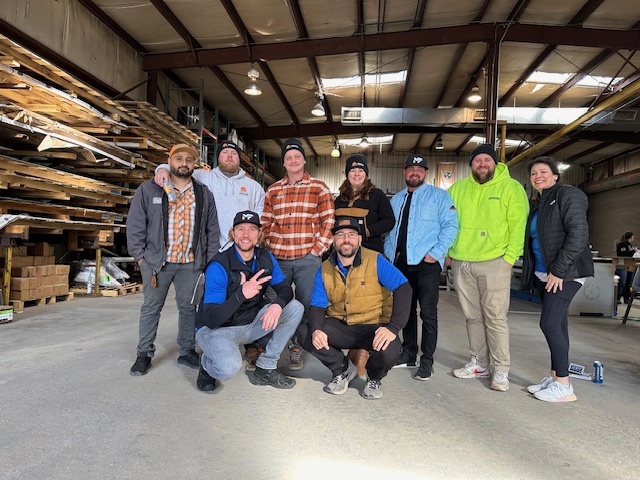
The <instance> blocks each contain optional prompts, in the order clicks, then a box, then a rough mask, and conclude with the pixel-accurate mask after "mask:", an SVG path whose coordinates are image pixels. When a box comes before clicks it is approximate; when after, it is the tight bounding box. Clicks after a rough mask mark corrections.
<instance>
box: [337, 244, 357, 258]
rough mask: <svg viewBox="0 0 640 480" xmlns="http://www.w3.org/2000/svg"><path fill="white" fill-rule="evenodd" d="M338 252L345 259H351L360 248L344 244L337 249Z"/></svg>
mask: <svg viewBox="0 0 640 480" xmlns="http://www.w3.org/2000/svg"><path fill="white" fill-rule="evenodd" d="M336 250H337V251H338V253H339V254H340V255H341V256H343V257H344V258H351V257H353V256H354V255H355V254H356V252H357V251H358V246H357V245H352V244H350V243H343V244H342V245H340V246H339V247H337V248H336Z"/></svg>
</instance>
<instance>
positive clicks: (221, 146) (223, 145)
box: [216, 140, 242, 158]
mask: <svg viewBox="0 0 640 480" xmlns="http://www.w3.org/2000/svg"><path fill="white" fill-rule="evenodd" d="M225 148H233V149H234V150H235V151H236V152H238V156H239V157H240V158H242V150H240V147H238V145H236V144H235V143H233V142H228V141H226V140H225V141H224V142H221V143H219V144H218V151H217V152H216V158H218V157H219V156H220V152H221V151H222V150H224V149H225Z"/></svg>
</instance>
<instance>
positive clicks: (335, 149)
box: [331, 142, 340, 158]
mask: <svg viewBox="0 0 640 480" xmlns="http://www.w3.org/2000/svg"><path fill="white" fill-rule="evenodd" d="M331 156H332V157H333V158H338V157H339V156H340V147H339V145H338V142H336V146H335V147H333V150H331Z"/></svg>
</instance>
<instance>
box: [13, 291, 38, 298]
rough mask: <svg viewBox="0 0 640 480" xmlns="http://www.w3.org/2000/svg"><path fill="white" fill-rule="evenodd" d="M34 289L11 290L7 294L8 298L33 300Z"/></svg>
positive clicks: (34, 295)
mask: <svg viewBox="0 0 640 480" xmlns="http://www.w3.org/2000/svg"><path fill="white" fill-rule="evenodd" d="M36 295H37V289H36V290H11V292H10V294H9V299H10V300H35V299H36V298H40V297H37V296H36Z"/></svg>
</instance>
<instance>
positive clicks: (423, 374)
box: [413, 365, 432, 381]
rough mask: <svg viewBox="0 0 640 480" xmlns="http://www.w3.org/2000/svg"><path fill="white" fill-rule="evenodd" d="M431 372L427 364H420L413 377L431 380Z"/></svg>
mask: <svg viewBox="0 0 640 480" xmlns="http://www.w3.org/2000/svg"><path fill="white" fill-rule="evenodd" d="M431 373H432V371H431V367H430V366H429V365H420V368H418V371H417V372H416V375H415V376H414V377H413V378H415V379H416V380H422V381H427V380H431Z"/></svg>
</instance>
